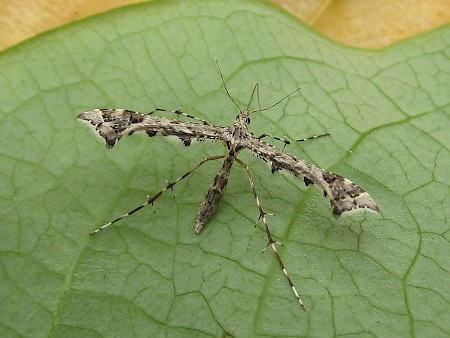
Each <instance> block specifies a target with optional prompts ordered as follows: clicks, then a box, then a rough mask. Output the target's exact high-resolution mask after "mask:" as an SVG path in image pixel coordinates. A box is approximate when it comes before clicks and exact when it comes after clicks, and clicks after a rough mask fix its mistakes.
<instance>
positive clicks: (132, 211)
mask: <svg viewBox="0 0 450 338" xmlns="http://www.w3.org/2000/svg"><path fill="white" fill-rule="evenodd" d="M224 157H225V155H221V156H210V157H207V158H205V159H204V160H203V161H201V162H200V163H198V164H197V165H196V166H195V167H194V168H193V169H191V170H189V171H188V172H186V173H185V174H184V175H182V176H180V177H178V178H177V179H176V180H174V181H172V182H168V183H167V185H166V186H165V187H164V188H163V189H162V190H161V191H160V192H158V193H156V194H155V195H153V196H152V197H147V201H145V202H144V203H142V204H141V205H140V206H138V207H136V208H134V209H133V210H130V211H128V212H127V213H126V214H124V215H122V216H119V217H117V218H116V219H114V220H112V221H109V222H108V223H106V224H104V225H102V226H101V227H100V228H98V229H97V230H95V231H94V232H92V233H91V235H94V234H96V233H97V232H99V231H101V230H103V229H105V228H107V227H109V226H110V225H112V224H114V223H116V222H118V221H120V220H121V219H124V218H126V217H128V216H130V215H131V214H134V213H135V212H136V211H139V210H141V209H142V208H143V207H145V206H146V205H148V204H153V202H155V200H156V199H157V198H158V197H159V196H161V195H162V194H163V193H164V192H165V191H166V190H168V189H172V188H173V187H174V186H175V184H177V183H178V182H180V181H181V180H183V179H185V178H186V177H188V176H189V175H190V174H192V173H193V172H194V171H195V170H197V169H198V168H200V167H201V166H202V165H203V164H205V163H206V162H208V161H214V160H218V159H221V158H224Z"/></svg>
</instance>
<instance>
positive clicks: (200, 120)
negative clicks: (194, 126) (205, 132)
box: [148, 107, 211, 126]
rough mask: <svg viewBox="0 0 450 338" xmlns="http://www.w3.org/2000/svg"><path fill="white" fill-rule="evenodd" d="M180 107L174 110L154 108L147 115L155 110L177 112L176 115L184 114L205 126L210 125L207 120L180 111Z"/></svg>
mask: <svg viewBox="0 0 450 338" xmlns="http://www.w3.org/2000/svg"><path fill="white" fill-rule="evenodd" d="M180 109H181V107H180V108H179V109H175V110H169V109H163V108H156V109H155V110H154V111H152V112H150V113H148V115H152V114H153V113H155V112H164V113H171V114H177V115H181V116H185V117H187V118H190V119H192V120H196V121H199V122H201V123H202V124H204V125H205V126H211V124H210V123H209V122H208V121H206V120H203V119H200V118H198V117H195V116H193V115H191V114H188V113H185V112H183V111H181V110H180Z"/></svg>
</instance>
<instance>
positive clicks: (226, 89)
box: [214, 59, 242, 113]
mask: <svg viewBox="0 0 450 338" xmlns="http://www.w3.org/2000/svg"><path fill="white" fill-rule="evenodd" d="M214 61H216V64H217V69H218V70H219V73H220V77H221V78H222V83H223V87H224V88H225V91H226V92H227V95H228V97H229V98H230V100H231V101H233V103H234V104H235V105H236V107H238V109H239V111H240V112H241V113H242V110H241V107H239V105H238V104H237V103H236V101H234V99H233V98H232V97H231V95H230V92H229V91H228V88H227V86H226V85H225V79H224V78H223V74H222V70H221V69H220V66H219V62H218V61H217V59H214Z"/></svg>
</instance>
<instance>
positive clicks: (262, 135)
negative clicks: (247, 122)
mask: <svg viewBox="0 0 450 338" xmlns="http://www.w3.org/2000/svg"><path fill="white" fill-rule="evenodd" d="M324 136H330V134H328V133H326V134H320V135H314V136H310V137H307V138H301V139H299V140H289V139H287V138H286V136H283V138H281V137H278V136H273V135H270V134H266V133H264V134H261V135H259V136H258V137H257V139H258V140H260V139H262V138H264V137H270V138H273V139H274V140H277V141H281V142H283V143H284V145H285V146H286V145H288V144H291V143H292V142H305V141H308V140H314V139H316V138H319V137H324Z"/></svg>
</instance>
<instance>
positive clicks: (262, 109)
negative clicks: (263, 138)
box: [250, 87, 300, 114]
mask: <svg viewBox="0 0 450 338" xmlns="http://www.w3.org/2000/svg"><path fill="white" fill-rule="evenodd" d="M299 90H300V87H298V88H297V89H296V90H294V91H292V92H290V93H289V94H287V95H285V96H283V97H282V98H281V99H280V100H278V101H277V102H275V103H274V104H272V105H270V106H268V107H266V108H261V109H256V110H252V111H251V112H250V114H252V113H256V112H261V111H265V110H268V109H270V108H273V107H275V106H276V105H277V104H279V103H280V102H282V101H284V100H286V99H287V98H288V97H289V96H291V95H292V94H294V93H296V92H298V91H299Z"/></svg>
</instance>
